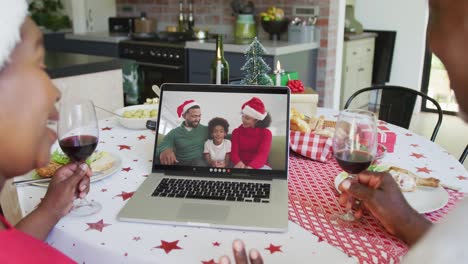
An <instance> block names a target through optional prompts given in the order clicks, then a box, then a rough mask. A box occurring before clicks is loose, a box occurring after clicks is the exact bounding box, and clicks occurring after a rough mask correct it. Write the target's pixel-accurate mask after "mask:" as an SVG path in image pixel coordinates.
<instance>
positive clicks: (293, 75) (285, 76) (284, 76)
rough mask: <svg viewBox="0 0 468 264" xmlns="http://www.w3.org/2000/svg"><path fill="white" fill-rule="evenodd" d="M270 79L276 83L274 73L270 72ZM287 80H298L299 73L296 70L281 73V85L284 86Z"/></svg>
mask: <svg viewBox="0 0 468 264" xmlns="http://www.w3.org/2000/svg"><path fill="white" fill-rule="evenodd" d="M269 76H270V78H271V81H272V82H273V84H274V85H276V74H270V75H269ZM289 80H299V73H298V72H297V71H287V72H283V73H281V86H286V84H288V81H289Z"/></svg>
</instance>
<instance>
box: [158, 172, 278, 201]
mask: <svg viewBox="0 0 468 264" xmlns="http://www.w3.org/2000/svg"><path fill="white" fill-rule="evenodd" d="M270 187H271V185H270V184H268V183H253V182H231V181H210V180H189V179H170V178H163V179H162V181H161V182H160V183H159V185H158V187H156V189H155V190H154V192H153V194H152V196H157V197H174V198H188V199H203V200H217V201H233V202H253V203H269V202H270Z"/></svg>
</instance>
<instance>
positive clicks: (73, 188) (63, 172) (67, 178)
mask: <svg viewBox="0 0 468 264" xmlns="http://www.w3.org/2000/svg"><path fill="white" fill-rule="evenodd" d="M91 175H92V171H91V169H90V168H89V167H88V165H87V164H86V163H83V164H81V165H80V166H78V165H77V164H76V163H73V164H68V165H65V166H63V167H61V168H60V169H59V170H57V172H56V173H55V175H54V176H53V178H52V180H51V181H50V184H49V188H48V189H47V193H46V195H45V196H44V199H43V200H42V202H41V203H40V204H39V207H38V209H40V210H41V209H42V210H44V211H47V212H48V213H49V214H52V215H53V216H56V217H57V218H58V219H60V218H62V217H63V216H65V215H67V214H68V212H70V210H71V208H72V207H73V200H75V199H76V198H78V197H79V198H83V197H85V196H86V194H87V193H88V192H89V183H90V180H89V177H90V176H91Z"/></svg>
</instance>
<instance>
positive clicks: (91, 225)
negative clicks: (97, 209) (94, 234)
mask: <svg viewBox="0 0 468 264" xmlns="http://www.w3.org/2000/svg"><path fill="white" fill-rule="evenodd" d="M86 224H87V225H88V229H86V230H85V231H88V230H97V231H99V232H102V229H104V227H106V226H110V225H111V224H105V223H104V220H103V219H101V220H99V221H97V222H96V223H86Z"/></svg>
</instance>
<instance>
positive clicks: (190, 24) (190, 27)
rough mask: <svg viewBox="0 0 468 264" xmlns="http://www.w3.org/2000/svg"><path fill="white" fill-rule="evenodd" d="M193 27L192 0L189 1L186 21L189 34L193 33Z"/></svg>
mask: <svg viewBox="0 0 468 264" xmlns="http://www.w3.org/2000/svg"><path fill="white" fill-rule="evenodd" d="M194 25H195V20H194V18H193V0H190V2H189V14H188V21H187V29H188V31H189V32H193V27H194Z"/></svg>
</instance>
